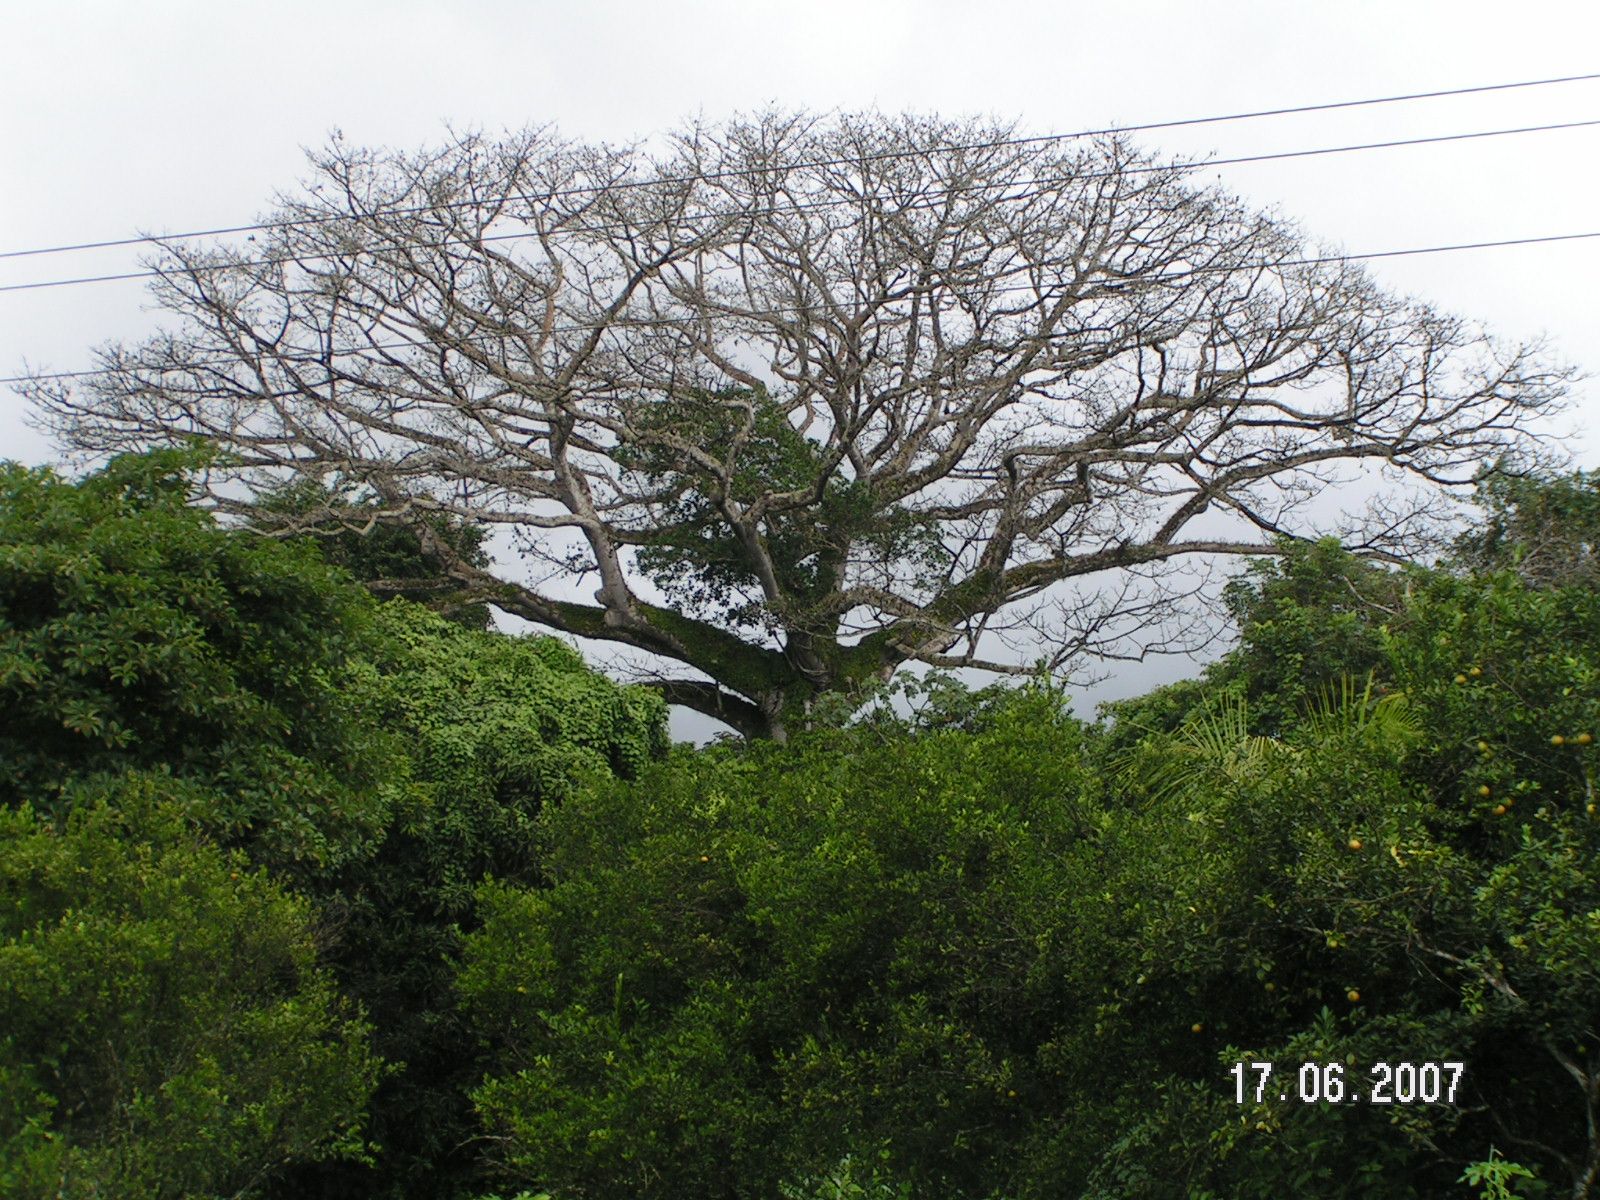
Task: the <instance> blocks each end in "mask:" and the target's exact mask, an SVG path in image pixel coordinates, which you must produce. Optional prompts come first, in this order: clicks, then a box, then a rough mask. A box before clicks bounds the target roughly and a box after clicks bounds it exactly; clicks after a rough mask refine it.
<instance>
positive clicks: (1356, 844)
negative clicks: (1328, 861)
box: [1350, 838, 1361, 850]
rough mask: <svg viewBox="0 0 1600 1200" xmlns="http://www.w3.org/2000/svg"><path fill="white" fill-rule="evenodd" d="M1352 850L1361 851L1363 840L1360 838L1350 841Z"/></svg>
mask: <svg viewBox="0 0 1600 1200" xmlns="http://www.w3.org/2000/svg"><path fill="white" fill-rule="evenodd" d="M1350 849H1352V850H1359V849H1361V839H1360V838H1351V839H1350Z"/></svg>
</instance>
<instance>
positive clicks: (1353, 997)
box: [1344, 988, 1361, 1004]
mask: <svg viewBox="0 0 1600 1200" xmlns="http://www.w3.org/2000/svg"><path fill="white" fill-rule="evenodd" d="M1344 996H1345V999H1346V1000H1348V1001H1350V1003H1351V1004H1354V1003H1355V1002H1356V1001H1358V1000H1360V999H1361V993H1360V992H1358V991H1356V989H1355V988H1351V989H1350V990H1349V991H1348V992H1346V993H1345V994H1344Z"/></svg>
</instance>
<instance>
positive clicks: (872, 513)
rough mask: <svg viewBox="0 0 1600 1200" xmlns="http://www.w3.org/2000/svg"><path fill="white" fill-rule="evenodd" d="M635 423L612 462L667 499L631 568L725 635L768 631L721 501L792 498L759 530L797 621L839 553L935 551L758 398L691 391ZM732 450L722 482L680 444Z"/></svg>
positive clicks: (743, 392) (924, 526)
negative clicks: (633, 434) (660, 489)
mask: <svg viewBox="0 0 1600 1200" xmlns="http://www.w3.org/2000/svg"><path fill="white" fill-rule="evenodd" d="M636 424H638V426H639V428H638V431H637V432H638V436H637V438H636V439H635V440H634V441H633V442H631V443H628V444H625V445H623V446H620V447H618V448H617V449H616V450H615V451H614V452H613V453H614V456H615V458H616V459H617V462H618V463H619V465H621V466H622V467H623V468H625V469H626V470H629V471H633V472H636V473H638V474H640V475H641V476H643V477H644V478H646V479H648V480H650V481H651V482H652V483H653V484H655V485H657V486H662V485H665V486H668V487H670V488H672V490H673V491H674V492H675V493H676V498H675V499H674V500H672V501H671V502H670V503H668V504H667V505H665V506H664V509H663V513H664V516H665V520H664V521H663V524H662V528H661V530H660V531H659V532H658V533H657V534H655V535H654V536H652V538H651V539H650V542H649V544H648V545H646V546H644V547H641V549H640V551H639V560H638V561H639V567H640V569H641V570H643V571H644V572H645V574H646V575H647V576H648V577H649V578H650V579H651V581H652V582H653V583H655V584H656V586H657V587H659V588H661V589H662V591H663V592H664V593H665V594H666V595H667V596H668V597H669V598H670V599H671V600H672V601H673V602H674V603H675V604H679V605H680V606H682V608H683V611H684V612H685V613H688V614H690V615H692V616H701V617H705V618H708V619H714V620H716V621H718V622H719V623H720V624H723V625H725V626H728V627H730V628H734V629H740V628H743V629H759V628H766V627H769V626H772V625H773V624H774V622H773V620H772V614H770V613H768V612H767V610H766V604H765V601H764V600H763V598H762V589H761V586H760V581H759V580H758V579H757V578H756V575H755V573H754V571H753V570H752V568H751V566H750V564H751V561H752V558H751V555H750V554H749V552H748V550H747V549H746V548H745V547H744V546H743V545H742V544H741V542H740V535H739V532H738V531H737V530H736V529H735V528H734V526H733V525H732V523H731V522H730V521H729V520H728V518H727V515H726V513H725V512H724V511H723V509H722V507H721V501H722V500H724V499H726V500H727V501H731V502H733V503H734V504H737V505H738V506H740V507H741V508H745V507H748V506H749V505H750V504H751V503H753V502H754V501H755V500H756V499H758V498H759V497H761V496H762V495H764V494H766V493H769V492H777V493H790V494H792V495H793V496H794V497H796V500H797V502H796V503H794V504H791V505H788V506H777V507H775V508H774V509H772V510H771V511H770V512H769V513H768V515H767V516H766V517H765V518H763V520H762V521H761V523H760V534H759V536H760V537H761V539H762V541H763V542H764V544H765V545H766V547H767V551H768V553H769V554H770V556H771V559H772V561H773V563H774V564H775V566H776V568H777V570H778V572H779V580H778V582H779V586H780V588H781V590H782V592H783V594H784V595H785V596H786V597H788V598H789V600H788V603H789V604H790V605H792V606H793V607H794V609H795V613H794V614H791V615H795V616H800V615H803V613H804V610H805V608H806V606H807V605H809V604H811V603H813V602H815V601H817V600H820V599H821V598H822V597H824V596H825V595H827V594H828V593H829V592H830V591H831V590H833V589H834V588H836V587H837V586H838V578H837V577H836V576H837V575H838V573H839V572H840V569H841V567H842V560H843V556H844V554H845V553H846V551H847V550H848V551H849V552H850V553H851V554H853V555H855V556H857V557H860V556H862V555H875V556H877V557H878V558H880V559H881V560H882V561H883V562H885V563H889V562H907V561H909V562H911V563H932V562H934V561H936V560H937V558H938V556H940V555H941V554H942V548H941V547H940V545H939V542H938V538H937V535H936V532H935V531H934V530H933V529H932V527H931V526H930V525H929V524H928V523H927V522H926V520H925V519H919V518H918V517H917V516H916V514H914V513H912V512H910V511H909V510H906V509H902V508H900V507H898V506H895V505H884V504H883V503H882V502H881V501H878V500H876V499H875V498H874V497H873V496H872V494H871V492H870V491H869V490H868V488H867V487H866V486H865V485H863V484H861V483H859V482H857V481H854V480H851V479H848V478H845V477H844V476H842V475H841V474H839V473H838V471H837V470H830V469H828V465H827V464H825V463H824V462H823V460H822V453H823V452H822V447H821V445H820V444H819V443H817V442H815V441H813V440H811V439H808V438H807V437H806V436H805V435H804V434H803V433H801V432H800V431H799V430H797V429H796V428H795V427H794V426H793V425H792V424H791V423H790V421H789V417H788V414H787V413H786V412H785V410H784V408H783V407H782V406H781V405H779V404H777V403H775V402H774V401H773V400H772V399H771V397H769V396H768V395H767V394H766V393H765V392H764V391H751V390H750V389H748V388H730V389H725V390H723V391H720V392H705V391H695V392H691V393H689V394H687V395H684V396H680V397H677V398H674V399H672V400H669V401H663V402H660V403H658V404H655V405H653V406H652V407H651V408H650V409H648V410H646V412H645V414H644V415H642V416H641V417H640V418H638V419H637V421H636ZM735 444H737V446H738V451H737V453H736V454H734V455H733V456H732V458H731V459H730V461H731V462H732V463H733V470H732V471H731V473H730V475H729V478H728V479H727V480H726V482H724V481H723V480H722V479H721V478H720V476H719V475H716V474H714V473H713V472H712V471H710V470H708V469H707V468H706V467H705V466H704V465H702V464H700V463H698V462H696V461H694V459H693V458H692V457H691V456H690V455H689V454H688V453H686V449H685V448H686V447H694V448H696V449H698V448H701V447H705V446H716V447H728V446H733V445H735ZM719 453H721V451H719ZM813 491H815V493H816V496H817V498H816V499H814V500H813V499H811V498H810V497H811V493H813ZM819 632H821V631H820V630H819Z"/></svg>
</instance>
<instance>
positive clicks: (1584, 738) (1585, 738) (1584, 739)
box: [1572, 733, 1594, 746]
mask: <svg viewBox="0 0 1600 1200" xmlns="http://www.w3.org/2000/svg"><path fill="white" fill-rule="evenodd" d="M1572 740H1573V741H1575V742H1577V743H1578V745H1580V746H1587V745H1588V744H1589V743H1590V742H1592V741H1594V734H1592V733H1580V734H1579V735H1578V736H1577V737H1575V738H1573V739H1572Z"/></svg>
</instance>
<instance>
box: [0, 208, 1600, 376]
mask: <svg viewBox="0 0 1600 1200" xmlns="http://www.w3.org/2000/svg"><path fill="white" fill-rule="evenodd" d="M1593 238H1600V230H1595V231H1592V232H1588V233H1558V234H1548V235H1544V236H1540V237H1523V238H1502V239H1499V240H1496V241H1482V242H1456V243H1453V244H1450V245H1440V246H1417V247H1410V248H1407V249H1403V250H1371V251H1366V252H1364V253H1361V254H1324V255H1318V256H1316V257H1310V258H1294V259H1283V260H1280V261H1277V262H1256V263H1234V264H1232V265H1230V266H1226V267H1194V268H1191V269H1189V270H1186V271H1174V272H1170V273H1168V274H1165V275H1156V276H1151V277H1149V278H1148V279H1136V280H1128V281H1126V283H1120V284H1112V285H1107V286H1108V287H1113V288H1115V287H1131V286H1144V285H1149V284H1159V283H1171V282H1174V281H1176V280H1180V279H1189V278H1193V277H1195V276H1199V275H1226V274H1235V273H1238V272H1243V271H1268V270H1278V269H1281V268H1284V267H1307V266H1324V265H1333V264H1336V263H1350V262H1367V261H1371V260H1373V259H1381V258H1404V257H1409V256H1413V255H1421V254H1447V253H1453V252H1456V251H1461V250H1491V249H1497V248H1501V247H1506V246H1533V245H1547V244H1551V243H1556V242H1575V241H1583V240H1588V239H1593ZM1030 287H1031V285H1006V286H1001V287H998V288H995V289H994V290H995V291H1005V292H1014V291H1027V290H1030ZM802 311H803V310H801V309H771V310H767V311H765V312H762V313H756V314H746V315H755V316H765V317H782V316H798V315H800V314H801V313H802ZM662 323H663V322H662V321H660V320H654V319H647V318H619V319H617V320H614V321H611V322H608V323H607V325H606V328H624V327H629V326H648V325H657V324H662ZM594 328H595V326H591V325H568V326H558V327H555V328H553V329H552V330H551V332H553V333H584V332H588V331H590V330H592V329H594ZM1058 336H1064V335H1058ZM442 348H445V347H440V346H439V345H438V344H437V343H435V342H414V341H399V342H376V343H372V344H370V345H367V346H363V347H361V348H359V349H358V350H348V351H341V354H345V355H349V354H360V353H365V352H368V351H373V350H378V351H383V350H405V349H428V350H438V349H442ZM236 361H237V360H236V359H231V358H218V359H202V360H200V361H198V362H193V363H184V364H181V367H182V368H185V369H186V368H192V367H220V366H230V365H232V364H233V363H235V362H236ZM301 361H304V359H302V360H301ZM135 369H137V368H135ZM115 373H116V371H115V368H109V367H98V368H94V369H90V370H82V371H52V372H42V373H40V374H37V375H11V376H6V377H3V378H0V384H5V385H14V384H31V383H43V382H48V381H56V380H68V379H87V378H93V377H96V376H101V375H113V374H115Z"/></svg>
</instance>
